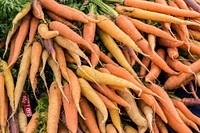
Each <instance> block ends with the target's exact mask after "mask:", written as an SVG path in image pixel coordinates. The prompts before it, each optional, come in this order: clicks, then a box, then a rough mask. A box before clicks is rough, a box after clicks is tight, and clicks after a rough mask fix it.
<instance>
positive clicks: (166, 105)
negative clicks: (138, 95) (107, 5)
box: [148, 84, 182, 123]
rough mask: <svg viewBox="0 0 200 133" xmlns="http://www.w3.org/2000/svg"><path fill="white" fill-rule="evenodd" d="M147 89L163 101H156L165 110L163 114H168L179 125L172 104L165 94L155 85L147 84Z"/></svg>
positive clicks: (178, 119) (178, 118)
mask: <svg viewBox="0 0 200 133" xmlns="http://www.w3.org/2000/svg"><path fill="white" fill-rule="evenodd" d="M148 88H149V89H151V90H152V91H153V92H154V93H156V94H157V95H159V96H160V97H162V98H163V99H164V100H160V99H158V100H159V102H160V103H161V104H162V105H163V108H164V109H165V110H166V111H164V112H168V113H170V114H171V115H172V116H173V118H174V119H175V120H176V121H177V122H179V123H181V122H182V121H181V119H180V117H179V115H178V113H177V111H176V108H175V106H174V104H173V103H172V101H171V99H170V98H169V96H168V94H167V92H166V91H165V90H164V89H163V88H161V87H160V86H158V85H156V84H149V85H148Z"/></svg>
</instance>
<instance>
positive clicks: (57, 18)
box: [47, 11, 78, 29]
mask: <svg viewBox="0 0 200 133" xmlns="http://www.w3.org/2000/svg"><path fill="white" fill-rule="evenodd" d="M47 15H48V16H49V17H50V18H52V19H53V20H54V21H59V22H61V23H63V24H65V25H67V26H69V27H70V28H74V29H78V27H77V26H75V25H74V24H72V23H71V22H69V21H67V20H66V19H65V18H63V17H60V16H58V15H57V14H55V13H53V12H51V11H47Z"/></svg>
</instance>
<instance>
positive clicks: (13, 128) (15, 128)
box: [8, 108, 19, 133]
mask: <svg viewBox="0 0 200 133" xmlns="http://www.w3.org/2000/svg"><path fill="white" fill-rule="evenodd" d="M12 113H13V112H12V109H11V108H10V109H9V116H11V115H12ZM17 116H18V115H17V113H15V114H14V115H12V117H11V118H10V119H9V121H8V122H9V130H10V132H11V133H19V125H18V119H17V118H18V117H17Z"/></svg>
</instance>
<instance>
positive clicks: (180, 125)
mask: <svg viewBox="0 0 200 133" xmlns="http://www.w3.org/2000/svg"><path fill="white" fill-rule="evenodd" d="M161 107H162V109H163V111H164V113H165V115H166V117H167V120H168V125H169V126H170V127H171V128H172V129H173V130H174V131H176V132H178V133H182V132H184V133H192V131H191V130H190V128H189V127H188V126H187V125H185V123H184V122H183V121H182V120H181V121H182V122H178V121H177V120H176V119H175V118H174V117H172V114H171V113H170V112H168V111H167V110H166V109H165V108H164V106H163V105H161Z"/></svg>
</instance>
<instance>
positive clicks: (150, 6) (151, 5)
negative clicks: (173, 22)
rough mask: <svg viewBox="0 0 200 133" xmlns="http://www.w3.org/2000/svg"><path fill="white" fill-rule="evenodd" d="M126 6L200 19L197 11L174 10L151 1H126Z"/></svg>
mask: <svg viewBox="0 0 200 133" xmlns="http://www.w3.org/2000/svg"><path fill="white" fill-rule="evenodd" d="M124 4H125V6H131V7H134V8H140V9H143V10H148V11H153V12H159V13H164V14H170V15H173V16H182V17H199V14H198V13H197V12H195V11H190V10H183V9H177V8H173V7H170V6H167V5H163V4H158V3H155V2H150V1H144V2H142V1H140V0H134V1H132V0H125V1H124Z"/></svg>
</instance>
